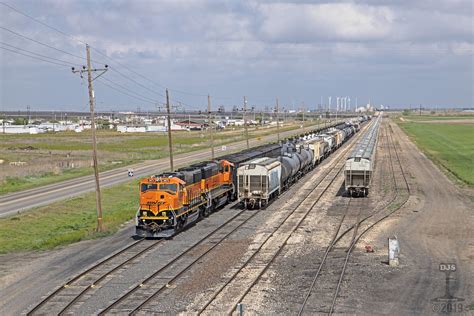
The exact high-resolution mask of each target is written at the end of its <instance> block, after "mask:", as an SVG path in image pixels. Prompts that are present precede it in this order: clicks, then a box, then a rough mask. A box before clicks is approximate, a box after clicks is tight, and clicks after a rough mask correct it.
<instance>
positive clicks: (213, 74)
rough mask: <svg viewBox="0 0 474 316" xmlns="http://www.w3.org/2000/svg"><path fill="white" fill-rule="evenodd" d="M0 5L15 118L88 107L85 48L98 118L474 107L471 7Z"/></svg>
mask: <svg viewBox="0 0 474 316" xmlns="http://www.w3.org/2000/svg"><path fill="white" fill-rule="evenodd" d="M0 1H2V2H0V17H1V18H0V47H1V49H0V81H1V82H0V94H1V95H0V103H1V104H0V105H1V109H0V110H3V111H6V110H21V111H25V110H26V108H27V106H30V108H31V110H54V111H66V110H76V111H77V110H78V111H87V110H88V95H87V80H86V77H84V78H82V79H81V77H80V76H79V74H78V73H76V74H73V73H72V71H71V67H72V66H74V67H76V69H80V68H81V67H82V66H83V65H85V64H86V61H85V55H86V49H85V43H88V44H89V45H90V46H91V58H92V61H93V63H92V66H93V67H95V68H98V69H102V68H104V65H105V64H107V65H108V67H109V70H108V71H107V72H106V73H104V74H103V75H102V76H101V77H100V78H98V79H97V80H94V89H95V99H96V108H97V110H99V111H111V110H114V111H125V110H131V111H136V110H138V109H139V110H140V111H151V110H156V108H157V104H158V105H160V104H163V103H164V102H165V88H169V89H170V90H169V94H170V99H171V103H172V104H178V103H180V104H181V108H182V109H185V110H196V109H199V110H204V109H205V107H206V106H207V95H208V94H209V95H211V101H212V106H213V107H217V106H218V105H224V106H225V108H226V109H227V110H230V109H231V108H232V106H233V105H239V106H242V104H243V97H244V96H247V99H248V105H249V106H256V107H257V108H263V107H264V106H268V107H271V106H274V104H275V99H276V98H277V97H278V98H279V101H280V106H281V107H285V108H287V109H299V108H301V107H303V104H304V107H305V108H306V109H317V108H318V105H319V104H321V99H322V103H323V106H324V107H327V106H328V102H329V99H328V97H329V96H331V97H332V98H331V103H332V108H334V107H335V105H336V97H337V96H340V97H342V96H344V97H348V98H350V99H351V104H352V106H354V105H355V104H356V101H357V104H358V105H359V106H360V105H364V104H367V103H368V102H369V101H370V102H371V104H373V105H380V104H383V105H385V106H390V107H392V108H395V107H398V108H409V107H418V106H420V105H422V106H424V107H472V106H473V105H474V97H473V90H474V81H473V73H474V66H473V64H474V20H473V3H474V2H473V1H471V0H466V1H464V0H448V1H443V0H420V1H415V0H400V1H395V0H365V1H364V0H362V1H317V0H315V1H309V0H307V1H304V0H302V1H276V0H275V1H271V0H269V1H239V0H235V1H225V0H224V1H222V0H215V1H211V0H202V1H198V0H196V1H191V0H146V1H145V0H134V1H131V0H128V1H126V0H108V1H107V0H101V1H87V0H80V1H79V0H69V1H66V0H16V1H13V0H7V1H4V2H3V0H0ZM12 8H13V9H12ZM15 10H16V11H15ZM18 11H19V12H21V13H24V14H26V15H28V16H29V17H30V18H28V17H26V16H25V15H22V14H21V13H19V12H18ZM32 18H33V19H36V21H40V22H41V23H43V24H40V23H38V22H36V21H35V20H33V19H32ZM44 24H46V25H48V26H50V27H52V28H54V29H56V30H54V29H52V28H49V27H47V26H45V25H44ZM19 53H21V54H24V55H28V56H33V57H35V58H32V57H28V56H24V55H21V54H19ZM38 58H40V59H42V60H39V59H38ZM51 58H53V59H51ZM44 60H47V61H49V62H54V63H55V64H52V63H49V62H45V61H44ZM99 73H100V72H96V73H94V75H98V74H99Z"/></svg>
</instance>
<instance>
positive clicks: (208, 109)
mask: <svg viewBox="0 0 474 316" xmlns="http://www.w3.org/2000/svg"><path fill="white" fill-rule="evenodd" d="M207 120H208V122H209V140H210V142H211V159H212V160H214V136H213V134H212V132H213V131H212V129H213V126H212V114H211V96H210V95H207Z"/></svg>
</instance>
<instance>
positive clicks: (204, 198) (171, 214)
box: [135, 160, 235, 237]
mask: <svg viewBox="0 0 474 316" xmlns="http://www.w3.org/2000/svg"><path fill="white" fill-rule="evenodd" d="M233 169H234V165H233V164H232V163H231V162H229V161H227V160H218V161H210V162H205V163H201V164H196V165H192V166H190V167H187V168H182V169H178V170H177V171H176V172H171V173H164V174H161V175H157V176H154V177H149V178H146V179H143V180H142V181H140V208H139V209H138V212H137V216H136V223H135V226H136V234H137V235H138V236H141V237H171V236H173V235H174V234H175V233H176V232H177V231H179V230H181V229H182V228H183V227H184V226H186V225H189V224H191V223H193V222H195V221H197V220H198V219H199V218H200V217H204V216H207V215H208V214H209V213H210V212H211V211H212V210H214V209H216V208H218V207H220V206H222V205H224V204H227V203H228V202H229V201H230V200H232V199H233V197H234V196H235V187H234V185H233V172H234V170H233Z"/></svg>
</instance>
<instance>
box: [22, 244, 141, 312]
mask: <svg viewBox="0 0 474 316" xmlns="http://www.w3.org/2000/svg"><path fill="white" fill-rule="evenodd" d="M144 240H145V239H139V240H138V241H136V242H134V243H132V244H130V245H128V246H126V247H124V248H122V249H121V250H119V251H118V252H116V253H114V254H112V255H110V256H109V257H107V258H105V259H104V260H102V261H100V262H98V263H95V264H93V265H92V266H91V267H89V268H88V269H87V270H85V271H83V272H81V273H79V274H78V275H76V276H75V277H73V278H72V279H71V280H69V281H67V282H66V283H64V284H63V285H62V286H61V287H59V288H57V289H56V290H55V291H54V292H53V293H51V294H49V295H48V296H47V297H46V298H44V299H43V300H42V301H41V302H39V303H38V304H37V305H36V306H35V307H33V308H32V309H31V310H30V311H29V312H28V313H27V314H26V315H33V314H34V313H35V312H37V311H38V310H39V309H40V308H41V307H43V306H44V305H45V304H46V303H47V302H49V301H50V300H51V299H52V298H53V297H55V296H56V295H57V294H58V293H60V292H61V291H62V290H63V289H65V288H67V287H68V286H70V285H71V284H72V283H74V282H76V281H77V280H79V279H80V278H82V277H83V276H85V275H86V274H88V273H90V272H92V271H93V270H95V269H97V268H98V267H100V266H101V265H103V264H105V263H107V262H109V261H111V260H112V259H114V258H117V257H118V256H120V255H122V254H124V253H125V252H126V251H128V250H130V249H132V248H134V247H136V246H137V245H138V244H139V243H142V242H143V241H144Z"/></svg>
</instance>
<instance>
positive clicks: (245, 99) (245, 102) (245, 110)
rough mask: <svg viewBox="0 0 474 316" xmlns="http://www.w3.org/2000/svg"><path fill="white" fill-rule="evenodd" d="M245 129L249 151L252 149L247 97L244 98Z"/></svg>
mask: <svg viewBox="0 0 474 316" xmlns="http://www.w3.org/2000/svg"><path fill="white" fill-rule="evenodd" d="M244 129H245V140H246V142H247V149H249V148H250V145H249V130H248V127H247V97H246V96H244Z"/></svg>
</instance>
